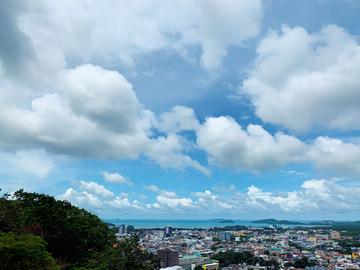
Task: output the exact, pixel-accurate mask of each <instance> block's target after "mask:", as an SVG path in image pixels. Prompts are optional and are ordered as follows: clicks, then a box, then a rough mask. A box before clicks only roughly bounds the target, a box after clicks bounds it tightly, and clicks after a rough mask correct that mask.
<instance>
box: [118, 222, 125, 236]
mask: <svg viewBox="0 0 360 270" xmlns="http://www.w3.org/2000/svg"><path fill="white" fill-rule="evenodd" d="M119 233H120V234H127V227H126V225H125V224H123V225H120V226H119Z"/></svg>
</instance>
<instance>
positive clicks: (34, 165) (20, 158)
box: [0, 150, 55, 178]
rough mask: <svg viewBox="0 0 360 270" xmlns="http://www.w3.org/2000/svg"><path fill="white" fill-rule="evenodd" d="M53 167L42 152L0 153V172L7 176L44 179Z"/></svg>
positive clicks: (49, 159)
mask: <svg viewBox="0 0 360 270" xmlns="http://www.w3.org/2000/svg"><path fill="white" fill-rule="evenodd" d="M54 166H55V165H54V162H53V161H52V159H51V158H50V157H49V156H48V155H47V154H46V152H45V151H44V150H30V151H18V152H16V153H0V168H1V171H2V173H5V174H8V175H13V174H19V173H23V174H32V175H35V176H37V177H39V178H45V177H46V176H47V175H48V174H49V173H50V171H51V170H52V169H53V168H54Z"/></svg>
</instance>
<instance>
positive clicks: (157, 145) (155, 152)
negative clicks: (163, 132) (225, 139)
mask: <svg viewBox="0 0 360 270" xmlns="http://www.w3.org/2000/svg"><path fill="white" fill-rule="evenodd" d="M189 147H191V146H190V145H189V142H188V141H186V140H185V139H184V138H183V137H181V136H180V135H177V134H169V135H168V136H167V137H162V136H161V137H158V138H157V139H156V140H153V141H152V144H151V145H150V146H149V149H148V151H146V152H145V155H146V156H148V157H149V158H150V159H152V160H155V161H156V162H157V163H158V164H160V165H161V166H162V167H163V168H167V167H170V168H174V169H180V170H184V168H186V167H191V168H193V169H196V170H198V171H200V172H202V173H203V174H205V175H206V176H208V177H210V175H211V171H210V170H209V169H207V168H205V167H203V166H202V165H201V164H200V163H199V162H198V161H196V160H193V159H191V158H190V157H189V156H187V155H183V154H182V151H183V149H184V148H189Z"/></svg>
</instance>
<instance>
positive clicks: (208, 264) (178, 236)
mask: <svg viewBox="0 0 360 270" xmlns="http://www.w3.org/2000/svg"><path fill="white" fill-rule="evenodd" d="M122 226H123V225H122ZM124 227H125V225H124ZM119 232H121V230H120V228H119ZM339 240H351V241H353V240H355V241H359V240H358V238H353V237H346V236H341V235H340V233H339V232H335V231H325V230H316V229H313V228H311V229H310V228H309V229H302V230H295V229H291V228H287V229H281V230H277V229H276V228H262V227H249V229H248V230H242V231H235V230H234V231H218V232H214V231H213V230H211V229H207V230H178V229H173V228H172V227H171V226H166V227H165V228H164V229H162V230H145V231H143V232H142V233H141V235H140V243H139V245H140V248H141V249H143V250H147V251H149V252H151V253H153V254H154V255H155V256H158V257H159V258H160V259H161V266H162V268H163V269H166V270H183V269H185V270H192V269H195V267H197V268H196V269H199V266H200V267H201V269H204V270H206V269H212V270H213V269H216V270H218V269H223V270H232V269H242V270H267V268H269V267H266V266H261V265H246V264H245V265H244V264H240V265H229V266H226V267H223V268H220V264H219V262H218V261H216V260H212V259H211V257H212V256H213V255H215V254H217V253H219V252H224V251H227V250H232V251H234V252H244V251H250V252H251V253H252V254H253V255H254V256H255V257H261V258H263V260H264V261H270V260H272V261H274V260H275V261H276V262H277V263H278V264H279V268H280V269H281V270H291V269H293V268H292V264H293V263H294V262H295V260H297V259H303V258H307V259H308V260H309V261H314V264H315V266H313V267H312V268H308V269H307V270H325V269H326V270H347V269H356V270H360V269H359V267H360V257H359V252H360V248H359V247H351V254H344V248H343V247H341V246H340V245H339ZM359 246H360V245H359ZM268 270H272V269H268Z"/></svg>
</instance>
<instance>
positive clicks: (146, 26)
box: [5, 0, 263, 69]
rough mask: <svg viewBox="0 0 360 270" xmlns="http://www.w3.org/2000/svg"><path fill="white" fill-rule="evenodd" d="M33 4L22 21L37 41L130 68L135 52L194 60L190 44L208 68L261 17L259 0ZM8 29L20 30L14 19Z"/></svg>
mask: <svg viewBox="0 0 360 270" xmlns="http://www.w3.org/2000/svg"><path fill="white" fill-rule="evenodd" d="M19 6H20V5H19ZM29 6H30V7H29V10H30V11H28V10H26V12H25V11H24V12H23V14H22V16H21V20H20V22H19V24H20V27H21V30H22V32H24V33H25V35H26V36H28V37H30V38H31V39H32V40H34V41H36V43H37V44H43V43H46V44H47V48H49V49H52V50H55V51H56V50H57V51H59V52H60V53H61V54H67V55H69V56H74V55H75V56H77V57H81V58H82V60H83V61H85V62H86V61H89V60H90V59H91V58H92V57H99V56H100V57H102V58H104V59H105V61H107V62H110V61H111V60H113V61H114V60H115V61H119V60H120V61H121V62H122V63H124V64H125V65H127V66H130V67H131V66H134V65H135V60H134V56H136V55H141V54H146V53H149V52H153V51H158V50H161V49H165V50H169V49H170V50H173V51H175V52H177V53H178V54H179V55H181V56H183V57H185V58H187V59H191V58H192V56H191V53H190V52H189V50H188V48H189V47H194V46H196V47H200V48H201V49H202V51H203V54H202V56H201V65H202V66H203V67H204V68H206V69H214V68H219V67H221V64H222V59H223V57H225V56H226V55H227V48H228V47H229V46H239V45H242V44H243V42H244V41H246V40H248V39H249V38H251V37H254V36H256V35H257V34H258V32H259V30H260V24H261V20H262V17H263V12H262V1H261V0H241V1H234V0H225V1H221V2H219V1H214V0H211V1H209V0H207V1H205V0H201V1H195V2H194V1H191V0H185V1H184V0H176V1H167V2H162V3H159V2H157V1H153V0H152V1H147V3H141V4H139V3H138V2H137V1H114V0H106V1H92V2H91V4H89V3H87V2H86V1H77V2H74V1H70V0H66V1H60V0H56V1H51V2H48V1H37V3H32V5H29ZM11 10H17V9H16V8H13V9H11ZM75 10H76V12H74V11H75ZM33 11H36V12H33ZM5 14H7V13H5ZM119 14H122V16H119ZM11 15H12V14H11V13H10V15H9V16H6V17H10V19H9V21H10V22H11V20H12V21H14V20H15V19H13V18H12V16H11ZM9 27H12V28H16V23H13V24H9ZM11 30H12V29H11ZM14 32H15V31H14ZM15 33H16V32H15ZM25 35H24V34H23V33H21V31H20V30H19V29H17V36H14V37H13V39H14V40H19V39H20V40H21V39H25V40H26V36H25ZM10 44H11V43H10ZM17 44H20V42H19V43H17ZM24 44H26V43H24Z"/></svg>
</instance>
